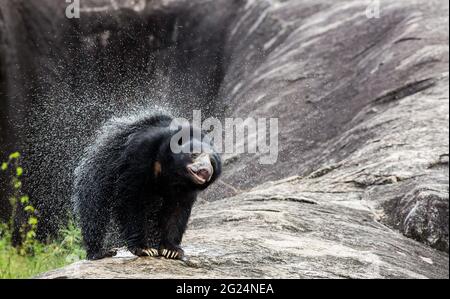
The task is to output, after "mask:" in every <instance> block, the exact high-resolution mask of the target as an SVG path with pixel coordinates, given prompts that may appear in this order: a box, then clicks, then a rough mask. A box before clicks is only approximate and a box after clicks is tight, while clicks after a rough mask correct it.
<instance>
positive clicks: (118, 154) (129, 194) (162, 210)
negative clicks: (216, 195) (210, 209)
mask: <svg viewBox="0 0 450 299" xmlns="http://www.w3.org/2000/svg"><path fill="white" fill-rule="evenodd" d="M171 122H172V118H171V117H169V116H167V115H164V114H157V115H144V116H141V117H134V118H133V117H132V118H122V119H113V120H111V121H110V122H108V123H107V124H106V125H105V126H104V128H103V129H102V130H101V132H100V133H99V134H98V136H97V138H96V141H95V142H94V143H93V144H92V145H91V146H90V147H89V148H88V149H87V150H86V151H85V154H84V157H83V159H82V161H81V162H80V165H79V166H78V167H77V169H76V171H75V185H74V198H73V199H74V204H75V211H76V214H77V215H78V217H79V222H80V225H81V229H82V235H83V240H84V244H85V247H86V250H87V257H88V259H100V258H103V257H106V256H111V255H113V254H114V252H112V251H110V249H108V248H104V246H103V243H104V242H103V241H104V238H105V233H106V231H107V226H108V225H109V223H110V220H111V217H113V219H115V220H117V223H118V225H119V229H120V235H121V238H122V239H123V240H124V241H125V242H126V244H127V246H128V249H129V250H130V251H131V252H132V253H134V254H135V255H138V256H145V255H148V256H155V255H163V256H165V257H168V258H182V257H183V251H182V249H181V248H180V243H181V241H182V237H183V234H184V232H185V229H186V225H187V222H188V219H189V216H190V214H191V209H192V205H193V204H194V202H195V200H196V198H197V194H198V192H199V191H201V190H204V189H205V188H207V187H208V186H209V185H210V184H211V183H213V182H214V181H215V180H216V179H217V177H218V176H219V175H220V173H221V161H220V157H219V156H218V155H217V154H215V153H214V154H209V158H210V161H211V163H210V164H211V165H212V167H213V170H214V171H213V174H212V177H211V179H210V180H209V182H207V183H205V184H203V185H198V184H195V183H194V182H193V181H192V179H191V177H190V174H189V172H188V171H187V170H186V166H187V165H188V164H189V163H192V162H193V161H194V159H195V156H194V155H192V154H174V153H172V151H171V149H170V140H171V138H172V136H173V135H174V134H175V133H177V130H171V129H170V128H169V125H170V123H171ZM191 130H192V128H191ZM192 142H201V141H198V140H192V141H191V143H192ZM203 145H204V146H210V144H203Z"/></svg>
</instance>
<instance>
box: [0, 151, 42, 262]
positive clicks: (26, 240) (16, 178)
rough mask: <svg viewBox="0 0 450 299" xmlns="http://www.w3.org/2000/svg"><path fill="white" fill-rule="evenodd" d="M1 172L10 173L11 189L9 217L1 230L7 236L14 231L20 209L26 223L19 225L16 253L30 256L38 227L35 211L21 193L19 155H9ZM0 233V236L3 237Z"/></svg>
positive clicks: (21, 173) (21, 174) (26, 196)
mask: <svg viewBox="0 0 450 299" xmlns="http://www.w3.org/2000/svg"><path fill="white" fill-rule="evenodd" d="M1 170H2V171H3V172H7V171H8V170H9V171H10V172H11V174H12V175H11V180H10V185H11V188H12V192H11V196H10V197H9V203H10V205H11V215H10V219H9V221H8V223H7V224H6V225H3V227H0V229H2V230H5V229H6V230H8V231H9V232H10V234H9V235H12V232H13V231H14V229H15V221H16V219H17V216H18V213H19V209H22V210H23V211H22V212H23V213H25V215H26V221H25V222H24V223H22V224H20V229H19V232H20V238H21V242H20V245H19V246H18V248H17V249H18V252H19V254H21V255H30V254H31V255H32V254H33V253H34V252H33V249H34V247H35V243H36V230H37V226H38V218H37V211H36V209H35V208H34V207H33V205H32V204H31V203H30V198H29V197H28V195H26V194H24V193H23V192H22V181H21V178H22V176H23V174H24V170H23V168H22V167H21V166H20V153H19V152H15V153H12V154H11V155H9V159H8V161H6V162H3V163H2V164H1ZM3 234H4V233H2V234H1V235H3Z"/></svg>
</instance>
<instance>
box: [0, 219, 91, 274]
mask: <svg viewBox="0 0 450 299" xmlns="http://www.w3.org/2000/svg"><path fill="white" fill-rule="evenodd" d="M33 251H34V254H32V255H21V254H19V253H18V251H17V249H16V248H14V247H12V246H11V237H10V234H9V233H8V232H7V231H6V232H5V231H3V235H2V237H1V238H0V279H1V278H30V277H33V276H35V275H37V274H40V273H43V272H46V271H49V270H52V269H56V268H60V267H63V266H65V265H68V264H71V263H73V262H75V261H77V260H80V259H84V258H85V252H84V250H83V248H82V246H81V234H80V231H79V230H78V229H77V228H76V227H75V226H74V225H73V224H69V226H68V228H67V229H63V230H62V231H61V233H60V237H59V238H58V239H57V240H56V241H53V242H51V243H49V244H42V243H38V242H36V243H35V244H34V247H33Z"/></svg>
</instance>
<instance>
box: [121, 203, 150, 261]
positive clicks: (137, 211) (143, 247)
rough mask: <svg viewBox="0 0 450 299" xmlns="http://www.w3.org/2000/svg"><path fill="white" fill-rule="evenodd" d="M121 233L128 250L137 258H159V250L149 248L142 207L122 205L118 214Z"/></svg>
mask: <svg viewBox="0 0 450 299" xmlns="http://www.w3.org/2000/svg"><path fill="white" fill-rule="evenodd" d="M116 214H117V215H118V217H117V218H118V220H119V225H120V232H121V236H122V239H123V240H125V242H126V245H127V248H128V250H129V251H130V252H131V253H132V254H134V255H136V256H158V249H157V248H149V247H148V246H147V242H146V238H145V228H144V223H145V215H144V211H143V208H142V206H141V205H139V204H136V203H134V204H128V205H122V206H121V207H120V209H119V210H118V211H117V212H116Z"/></svg>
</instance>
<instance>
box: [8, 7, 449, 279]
mask: <svg viewBox="0 0 450 299" xmlns="http://www.w3.org/2000/svg"><path fill="white" fill-rule="evenodd" d="M43 2H45V3H47V4H48V3H50V2H51V1H50V0H46V1H40V3H43ZM100 2H101V1H94V0H91V1H85V2H84V6H83V13H84V15H83V14H82V18H83V16H85V17H86V18H87V19H89V22H81V21H80V23H79V24H78V23H77V24H78V25H76V26H74V25H73V24H72V23H71V22H68V21H67V22H68V23H67V24H66V26H68V27H67V28H66V29H65V30H64V31H63V32H62V33H61V32H60V34H61V36H67V35H64V34H63V33H67V32H68V31H69V32H71V30H74V32H76V33H77V36H78V37H79V38H78V39H76V40H75V41H72V40H71V41H70V42H71V43H72V45H73V44H74V45H76V47H74V49H75V52H76V53H77V55H80V56H79V57H78V58H77V59H76V60H75V61H74V62H71V59H70V56H67V55H66V54H67V53H65V51H64V47H61V49H60V48H58V47H56V48H54V49H53V52H52V53H53V54H54V55H55V56H56V57H60V59H61V57H66V56H67V57H69V58H67V57H66V58H64V59H66V60H64V61H67V65H69V66H70V67H66V68H63V70H67V71H71V72H75V70H79V69H81V71H80V74H81V75H80V74H78V76H79V77H80V78H79V79H77V81H76V84H74V86H75V88H78V89H75V90H76V91H77V92H73V93H72V92H71V93H70V94H69V95H68V96H69V98H70V99H73V101H76V103H77V105H78V107H79V108H78V110H77V112H73V113H75V114H77V113H78V114H79V115H78V116H77V117H75V116H74V115H73V114H72V113H67V112H64V113H63V112H61V111H66V110H67V109H66V108H65V107H66V104H67V103H66V102H61V101H58V99H61V98H63V97H64V96H66V95H67V93H65V92H63V93H62V95H61V94H58V96H56V100H55V101H54V102H49V101H46V102H45V105H42V107H41V106H39V105H38V104H36V103H35V104H34V105H38V107H40V109H41V110H39V109H38V110H33V111H35V112H34V113H35V117H34V118H33V117H32V118H31V120H33V119H36V118H38V116H39V113H38V112H39V111H42V109H44V108H45V109H50V110H51V111H53V112H55V111H56V112H61V113H63V114H64V116H66V118H65V119H66V120H67V119H71V117H72V118H73V119H76V120H80V117H79V116H80V115H83V117H82V118H81V120H80V122H76V125H75V124H74V123H72V122H70V121H66V122H63V124H64V125H65V126H67V130H69V131H70V129H71V128H76V131H77V132H78V135H77V138H64V136H65V135H64V134H65V133H64V132H66V131H64V132H58V134H56V135H57V136H61V137H63V140H65V145H64V147H62V146H61V147H54V146H53V147H52V142H53V140H54V137H55V136H54V134H53V135H52V134H50V135H48V138H44V140H45V141H46V143H44V144H46V146H48V147H52V148H56V149H57V151H56V152H57V153H54V154H52V155H51V157H54V156H57V157H58V158H59V156H64V157H66V156H70V157H72V158H73V159H74V160H76V157H77V155H78V154H77V153H78V152H79V148H82V146H83V145H84V144H85V143H86V142H87V141H88V139H89V138H88V137H90V136H91V134H92V131H93V129H95V128H96V123H97V122H100V121H101V120H104V119H107V118H108V117H109V116H110V115H112V114H114V113H115V111H117V109H118V107H119V108H120V107H123V108H124V109H125V108H126V107H128V106H129V105H131V106H133V105H141V104H142V103H141V102H145V101H146V99H143V100H142V101H136V100H135V99H136V98H139V97H140V96H142V95H143V94H152V95H155V98H158V100H157V101H156V102H157V103H162V104H164V103H166V104H167V103H169V106H177V107H183V109H182V110H183V111H189V112H190V111H192V109H195V108H205V110H207V113H206V115H205V116H209V115H218V116H220V117H221V118H223V117H241V118H246V117H248V116H250V117H255V118H258V117H263V118H271V117H274V118H278V119H279V122H280V123H279V127H280V134H279V145H280V153H279V157H278V162H277V163H276V164H275V165H266V166H264V165H260V164H259V159H258V158H259V157H255V156H254V155H225V156H224V159H225V173H224V176H223V177H222V180H221V181H220V182H218V184H216V186H215V187H214V188H213V189H212V190H209V191H208V192H207V193H205V194H204V195H203V197H204V199H205V200H206V201H201V202H200V203H199V204H198V205H197V206H196V207H195V209H194V214H193V217H192V220H191V223H190V227H189V230H188V232H187V235H186V237H185V239H184V242H183V243H184V247H185V249H186V253H187V255H188V256H189V258H190V262H188V263H184V262H180V261H167V260H163V259H151V258H149V259H130V258H115V259H106V260H102V261H98V262H84V261H83V262H79V263H76V264H74V265H71V266H69V267H67V268H65V269H62V270H57V271H53V272H50V273H48V274H44V275H42V276H41V277H42V278H56V277H68V278H72V277H80V278H85V277H99V278H112V277H130V278H131V277H136V278H152V277H154V278H163V277H208V278H213V277H273V278H277V277H286V278H287V277H300V278H325V277H331V278H335V277H351V278H393V277H402V278H406V277H414V278H425V277H428V278H448V275H449V274H448V248H449V245H448V244H449V241H448V229H449V223H448V215H449V212H448V206H449V180H448V178H449V173H448V171H449V168H448V167H449V164H448V163H449V162H448V155H449V140H448V134H449V125H448V121H449V100H448V99H449V96H448V93H449V89H448V86H449V84H448V74H449V73H448V20H449V19H448V11H449V8H448V5H449V4H448V3H447V1H443V0H432V1H425V0H423V1H417V0H416V1H391V0H386V1H380V18H368V17H367V15H366V9H367V7H368V5H369V3H371V1H339V2H337V1H330V0H319V1H317V0H314V1H313V0H311V1H309V0H305V1H296V0H291V1H275V0H271V1H269V0H267V1H255V0H246V1H245V0H234V1H230V0H209V1H192V0H189V1H183V0H165V1H157V0H154V1H147V2H145V1H135V2H134V1H112V2H110V1H104V3H103V2H102V3H100ZM108 2H109V3H108ZM27 3H31V4H23V5H25V6H28V5H31V6H32V5H35V4H33V3H34V2H33V1H30V2H27ZM111 3H115V4H114V5H111ZM100 4H102V5H101V8H99V7H100ZM10 6H11V5H8V4H4V3H3V2H2V3H1V4H0V11H2V12H3V11H9V12H11V11H14V13H18V12H16V11H15V10H13V9H12V8H11V7H10ZM21 12H22V13H23V11H21ZM38 12H39V11H38ZM43 14H44V13H43ZM3 15H4V17H3V18H2V20H5V19H6V17H8V14H7V13H4V14H3ZM5 16H6V17H5ZM9 18H10V19H11V16H9ZM136 18H139V19H138V21H136V20H137V19H136ZM44 19H45V18H44ZM61 19H64V18H61ZM33 20H35V19H32V21H33ZM39 20H42V19H41V18H39ZM81 20H83V19H81ZM85 20H86V19H85ZM99 20H100V21H99ZM142 20H144V21H145V22H148V23H146V24H148V26H147V27H145V28H147V29H146V30H143V29H142V26H140V25H139V24H142V23H141V22H142ZM29 22H31V21H29ZM54 22H56V21H54ZM64 22H66V21H64ZM36 23H37V24H35V25H33V26H35V27H36V28H42V26H44V27H45V26H50V27H51V28H56V27H54V25H52V23H51V22H45V23H43V22H42V21H38V18H37V17H36ZM3 24H7V23H5V22H4V23H0V26H3V27H0V28H5V27H4V25H3ZM39 26H40V27H39ZM73 26H74V27H73ZM102 26H103V27H102ZM152 26H153V27H152ZM148 28H150V30H149V29H148ZM43 32H46V31H43ZM107 32H109V33H108V34H109V35H108V34H107ZM124 32H125V33H126V34H124ZM3 33H4V32H3ZM130 34H131V36H132V38H131V39H127V36H129V35H130ZM44 35H45V34H44ZM3 36H4V34H3ZM150 37H151V38H150ZM44 40H45V38H44ZM142 40H145V41H146V42H148V44H145V46H142V45H143V44H142V42H141V41H142ZM15 42H16V43H17V44H18V45H21V41H20V40H16V41H15ZM132 42H134V44H133V43H132ZM24 43H25V42H24ZM25 44H27V45H28V44H29V43H28V42H26V43H25ZM123 45H131V46H130V47H128V48H127V49H128V50H127V51H129V53H130V58H127V57H125V58H123V59H121V60H114V62H115V63H112V64H111V63H109V62H108V61H111V57H117V56H118V55H116V54H117V53H123V47H124V46H123ZM139 45H141V46H139ZM30 47H31V48H32V46H27V47H24V48H23V49H22V50H21V51H19V53H21V55H19V56H18V57H21V58H20V59H19V60H20V62H21V63H22V64H23V65H26V64H27V62H28V61H29V60H30V59H31V58H30V57H31V56H32V55H31V54H30V53H28V52H27V51H28V50H27V49H29V48H30ZM74 49H72V51H74ZM199 49H200V50H199ZM116 51H117V52H116ZM198 51H201V53H199V52H198ZM55 52H56V54H55ZM2 53H3V52H2ZM39 54H40V57H44V56H45V53H41V52H39ZM200 54H201V55H200ZM14 57H17V56H14ZM85 57H87V58H88V59H85V60H86V61H85V62H83V63H81V64H80V58H85ZM92 57H94V58H95V57H97V58H98V57H100V58H101V60H98V61H103V63H100V66H102V67H103V68H102V70H103V72H102V73H101V74H100V73H99V74H96V73H93V71H92V70H91V69H90V68H89V67H88V66H89V65H91V64H92V61H91V60H89V59H93V58H92ZM132 57H138V58H139V59H132ZM142 57H144V58H146V57H151V59H150V60H145V59H144V62H145V63H144V64H145V65H150V66H151V67H149V68H148V69H144V70H140V69H138V68H136V66H137V65H140V64H141V63H142V60H141V59H140V58H142ZM199 57H202V58H199ZM31 60H32V61H33V59H31ZM81 60H83V59H81ZM31 65H33V64H31ZM80 65H81V66H80ZM1 66H2V68H3V69H4V68H5V63H4V61H2V63H1ZM72 67H73V68H72ZM75 67H78V69H77V68H75ZM7 69H8V70H11V69H13V70H14V68H12V67H11V66H10V67H9V68H7ZM32 69H33V67H32ZM34 69H35V70H36V73H39V72H45V71H47V72H48V70H46V69H42V68H41V66H40V65H39V64H38V66H36V67H34ZM50 69H51V70H53V69H54V68H50ZM56 69H58V68H56ZM137 70H138V71H137ZM67 73H70V72H67ZM75 73H76V72H75ZM86 74H92V75H91V76H90V77H89V76H86ZM117 74H125V75H123V76H119V77H118V76H117ZM133 74H135V75H136V77H135V79H136V78H137V79H136V80H134V79H133V80H131V81H130V82H131V83H132V84H129V83H130V82H126V84H125V83H124V84H122V83H123V82H122V81H121V80H123V79H124V78H125V77H126V76H133ZM51 76H57V73H54V72H52V71H50V72H49V73H48V74H47V76H46V77H45V79H44V80H41V81H40V82H41V84H38V86H40V87H42V86H46V85H45V84H44V83H47V84H48V82H50V83H51V82H54V81H52V80H53V79H48V78H49V77H51ZM2 78H3V75H2ZM96 78H109V79H108V80H105V81H104V82H103V81H102V82H100V83H101V84H98V85H96V87H95V88H91V86H90V85H89V84H87V83H88V82H90V81H92V80H95V79H96ZM116 80H117V81H116ZM108 82H113V84H109V83H108ZM121 82H122V83H121ZM86 86H88V87H86ZM111 86H112V87H111ZM80 87H81V88H80ZM11 88H12V89H14V88H13V87H11ZM105 90H108V91H111V94H112V95H113V96H110V94H109V93H107V95H106V96H104V97H103V96H101V94H102V93H105ZM130 90H132V92H131V93H130ZM16 91H17V90H16ZM99 94H100V95H99ZM80 95H81V96H80ZM91 95H95V97H94V98H95V100H96V101H97V102H95V104H94V103H91V102H90V100H89V96H91ZM156 95H167V97H168V98H171V99H172V100H170V99H169V100H167V99H166V98H164V96H162V97H161V98H160V97H157V96H156ZM122 96H123V98H125V99H126V100H121V99H122V98H121V97H122ZM23 98H24V99H26V95H25V94H24V97H23ZM189 98H193V99H195V100H194V101H190V100H188V99H189ZM171 101H172V102H171ZM136 102H137V103H136ZM38 103H39V101H38ZM55 103H58V104H55ZM65 103H66V104H65ZM152 103H154V102H152ZM171 103H172V104H171ZM0 105H4V104H3V103H0ZM1 107H3V106H1ZM63 108H64V109H63ZM2 111H5V110H2ZM2 111H0V114H1V113H4V112H2ZM58 119H59V117H58ZM54 121H55V120H54V119H52V118H49V119H42V118H39V121H37V122H34V123H35V124H36V123H38V124H40V127H41V128H46V127H50V126H54ZM57 123H59V124H61V123H60V122H57ZM82 124H85V125H82ZM0 126H2V128H3V127H4V126H6V124H4V123H3V122H2V123H1V124H0ZM17 130H18V131H20V130H19V129H17ZM36 131H38V130H36ZM43 131H44V132H47V131H46V130H43ZM39 132H40V131H39ZM39 132H34V133H33V132H32V133H33V134H37V133H39ZM70 132H71V133H73V132H72V131H70ZM67 134H69V133H67ZM68 144H69V145H73V146H72V147H70V146H68ZM36 151H37V150H36ZM31 152H33V151H31ZM64 165H67V164H64ZM68 165H69V166H68V167H63V168H64V169H65V170H67V169H70V167H72V166H73V165H72V164H71V163H68ZM41 168H42V169H47V168H46V167H41ZM60 173H63V174H64V173H65V172H60ZM48 175H51V174H48ZM39 176H40V177H42V178H46V176H43V175H40V174H39ZM286 178H288V179H286ZM280 180H281V181H280ZM36 182H40V180H36ZM61 182H68V183H70V178H68V177H64V179H61ZM63 185H64V184H59V185H58V186H56V187H54V186H52V188H60V189H57V190H53V191H52V194H51V195H52V196H53V197H55V198H61V199H59V200H64V196H59V195H60V194H64V193H65V192H66V191H65V190H64V189H63V188H61V186H63ZM42 186H43V187H42V190H41V191H42V192H43V193H42V194H46V193H45V192H48V190H49V188H46V187H45V185H42ZM66 193H67V192H66ZM40 198H48V197H45V196H44V197H40ZM51 202H52V204H53V201H51ZM60 205H61V206H64V202H62V203H60ZM45 206H46V204H45V202H43V203H42V207H45ZM61 210H62V211H63V210H64V209H61ZM48 217H50V218H51V217H52V215H48Z"/></svg>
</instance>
